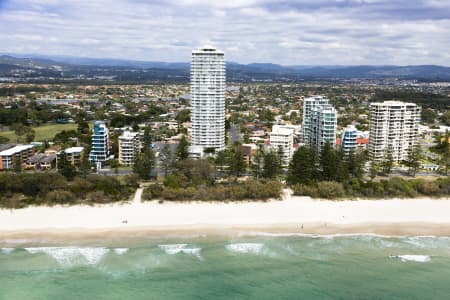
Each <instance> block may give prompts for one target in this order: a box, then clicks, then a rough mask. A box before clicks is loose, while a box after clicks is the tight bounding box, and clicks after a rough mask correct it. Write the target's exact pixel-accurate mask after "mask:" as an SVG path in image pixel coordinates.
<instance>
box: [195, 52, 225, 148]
mask: <svg viewBox="0 0 450 300" xmlns="http://www.w3.org/2000/svg"><path fill="white" fill-rule="evenodd" d="M191 123H192V128H191V145H192V147H191V152H193V153H195V154H200V155H203V152H204V150H205V149H214V150H215V151H220V150H223V149H224V148H225V58H224V53H223V52H222V51H220V50H217V49H215V48H213V47H203V48H200V49H198V50H194V51H192V62H191Z"/></svg>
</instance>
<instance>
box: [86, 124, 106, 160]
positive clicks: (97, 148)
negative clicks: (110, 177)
mask: <svg viewBox="0 0 450 300" xmlns="http://www.w3.org/2000/svg"><path fill="white" fill-rule="evenodd" d="M108 159H109V130H108V128H107V127H106V124H105V122H103V121H95V123H94V129H93V133H92V149H91V153H89V161H91V162H93V163H96V164H97V165H99V164H100V165H103V164H104V163H105V162H106V161H107V160H108Z"/></svg>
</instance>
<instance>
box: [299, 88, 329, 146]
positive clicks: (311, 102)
mask: <svg viewBox="0 0 450 300" xmlns="http://www.w3.org/2000/svg"><path fill="white" fill-rule="evenodd" d="M329 102H330V100H329V99H328V98H326V97H323V96H311V97H307V98H305V99H304V100H303V124H302V130H303V144H305V145H311V141H310V130H311V125H312V124H311V117H312V111H313V109H314V108H315V107H319V106H324V105H327V104H329Z"/></svg>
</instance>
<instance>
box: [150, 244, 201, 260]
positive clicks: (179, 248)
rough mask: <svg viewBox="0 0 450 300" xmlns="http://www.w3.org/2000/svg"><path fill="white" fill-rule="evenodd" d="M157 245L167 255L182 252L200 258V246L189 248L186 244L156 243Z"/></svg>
mask: <svg viewBox="0 0 450 300" xmlns="http://www.w3.org/2000/svg"><path fill="white" fill-rule="evenodd" d="M158 247H159V248H160V249H162V250H164V252H165V253H167V254H169V255H175V254H179V253H184V254H188V255H194V256H196V257H198V258H201V256H200V251H201V248H189V247H188V244H168V245H158Z"/></svg>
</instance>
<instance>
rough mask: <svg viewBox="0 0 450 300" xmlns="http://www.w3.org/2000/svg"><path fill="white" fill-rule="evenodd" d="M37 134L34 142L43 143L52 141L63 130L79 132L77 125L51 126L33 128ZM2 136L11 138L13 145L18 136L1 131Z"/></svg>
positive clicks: (12, 132)
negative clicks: (48, 140) (47, 140)
mask: <svg viewBox="0 0 450 300" xmlns="http://www.w3.org/2000/svg"><path fill="white" fill-rule="evenodd" d="M33 129H34V131H35V132H36V136H35V137H34V141H36V142H41V141H43V140H46V139H52V138H53V137H54V136H55V134H57V133H59V132H61V131H63V130H77V124H51V125H42V126H36V127H33ZM0 136H4V137H7V138H9V141H10V142H11V143H14V142H15V141H16V135H15V134H14V131H12V130H10V131H0Z"/></svg>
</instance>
